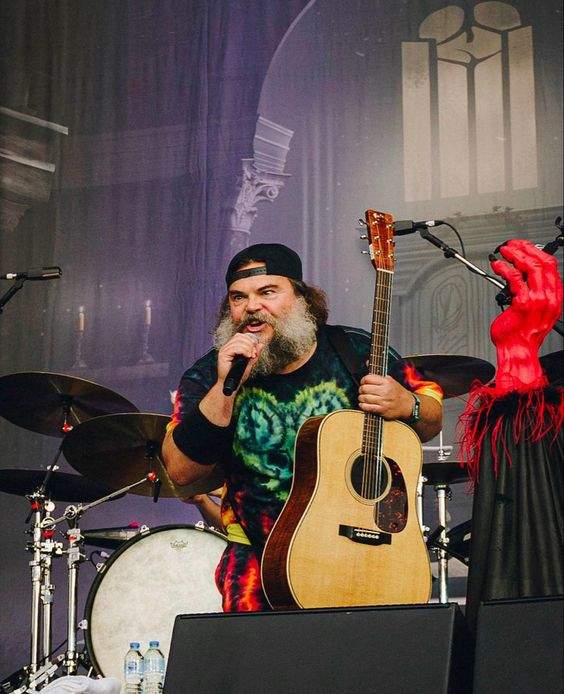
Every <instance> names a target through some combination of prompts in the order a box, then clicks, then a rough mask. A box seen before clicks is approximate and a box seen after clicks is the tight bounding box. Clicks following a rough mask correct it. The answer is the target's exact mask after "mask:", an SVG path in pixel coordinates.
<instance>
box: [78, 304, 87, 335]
mask: <svg viewBox="0 0 564 694" xmlns="http://www.w3.org/2000/svg"><path fill="white" fill-rule="evenodd" d="M84 316H85V314H84V306H79V307H78V332H79V333H83V332H84Z"/></svg>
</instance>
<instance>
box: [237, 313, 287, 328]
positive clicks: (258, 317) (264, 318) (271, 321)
mask: <svg viewBox="0 0 564 694" xmlns="http://www.w3.org/2000/svg"><path fill="white" fill-rule="evenodd" d="M255 321H258V322H259V323H266V324H267V325H271V326H272V327H276V323H277V321H276V319H275V318H273V317H272V316H269V315H268V314H267V313H254V314H252V315H250V316H247V317H246V318H244V319H243V320H242V321H241V322H240V323H239V325H237V326H236V332H238V333H239V332H241V330H244V329H245V328H246V327H247V325H251V323H254V322H255Z"/></svg>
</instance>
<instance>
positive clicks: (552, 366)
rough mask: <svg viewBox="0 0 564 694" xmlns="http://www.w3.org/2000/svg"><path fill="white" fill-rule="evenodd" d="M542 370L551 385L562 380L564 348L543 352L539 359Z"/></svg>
mask: <svg viewBox="0 0 564 694" xmlns="http://www.w3.org/2000/svg"><path fill="white" fill-rule="evenodd" d="M539 361H540V363H541V366H542V368H543V371H544V372H545V374H546V377H547V378H548V382H549V383H550V384H551V385H560V384H562V382H563V381H564V350H562V349H561V350H559V351H558V352H551V353H550V354H545V355H544V357H540V359H539Z"/></svg>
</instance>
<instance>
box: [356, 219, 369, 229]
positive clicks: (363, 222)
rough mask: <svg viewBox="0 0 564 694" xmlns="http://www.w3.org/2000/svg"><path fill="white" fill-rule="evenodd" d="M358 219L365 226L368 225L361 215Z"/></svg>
mask: <svg viewBox="0 0 564 694" xmlns="http://www.w3.org/2000/svg"><path fill="white" fill-rule="evenodd" d="M358 221H359V222H360V224H362V226H364V227H365V226H368V225H367V224H366V222H365V221H364V219H361V218H360V217H359V218H358Z"/></svg>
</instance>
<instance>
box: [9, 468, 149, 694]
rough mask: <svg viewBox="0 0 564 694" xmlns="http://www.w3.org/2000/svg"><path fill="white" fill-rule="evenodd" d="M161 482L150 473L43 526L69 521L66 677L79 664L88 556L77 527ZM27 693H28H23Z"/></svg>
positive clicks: (72, 507) (44, 522) (46, 520)
mask: <svg viewBox="0 0 564 694" xmlns="http://www.w3.org/2000/svg"><path fill="white" fill-rule="evenodd" d="M156 480H157V481H158V477H157V474H156V472H154V471H152V472H149V474H148V475H146V476H145V477H143V478H141V479H140V480H138V481H137V482H134V483H133V484H129V485H127V486H126V487H122V489H118V490H117V491H115V492H111V493H110V494H107V495H106V496H103V497H101V498H100V499H96V501H92V502H91V503H89V504H77V505H76V506H74V505H72V504H71V505H69V506H67V507H66V509H65V512H64V514H63V515H62V516H59V517H58V518H51V517H47V518H45V519H44V520H43V521H42V522H41V523H40V526H41V527H42V528H43V530H48V531H54V528H55V526H56V525H58V524H59V523H62V522H63V521H67V523H68V525H69V529H68V530H67V533H66V534H67V537H68V539H69V547H68V549H67V550H66V553H67V556H68V561H67V566H68V611H67V650H66V652H65V654H64V662H63V664H64V666H65V669H66V672H67V675H73V674H75V673H76V671H77V668H78V662H79V657H80V656H79V654H77V652H76V611H77V609H76V608H77V597H78V596H77V589H78V569H79V566H80V564H81V563H82V562H83V561H85V559H86V557H85V555H84V553H83V552H82V546H83V544H84V538H83V536H82V533H81V532H80V528H79V527H78V520H79V518H80V517H81V516H83V515H84V514H85V513H86V512H87V511H89V510H90V509H91V508H94V507H96V506H99V505H100V504H103V503H105V502H106V501H111V500H112V499H114V498H116V497H118V496H121V495H122V494H125V493H127V492H128V491H130V490H131V489H134V488H135V487H139V486H140V485H142V484H145V483H146V482H151V483H155V481H156ZM23 691H25V690H23Z"/></svg>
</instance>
